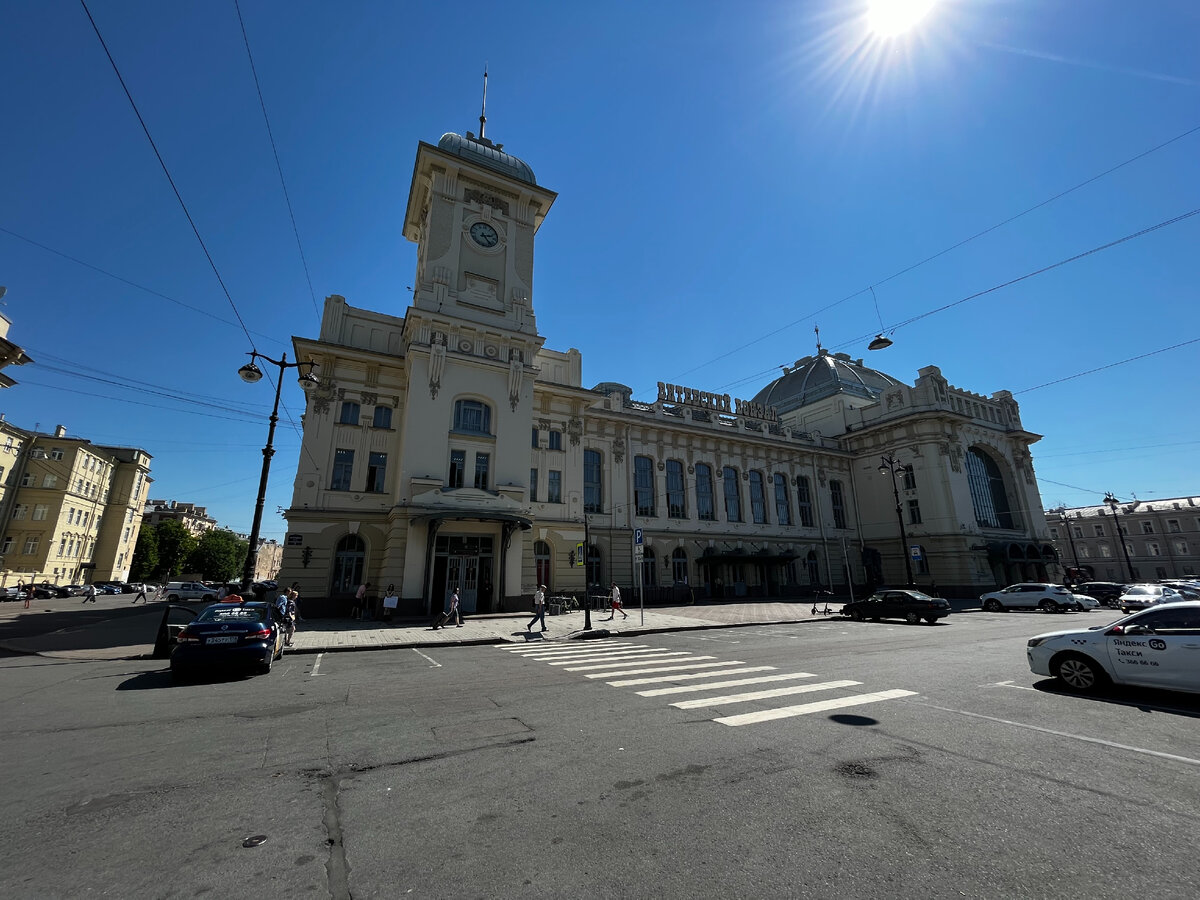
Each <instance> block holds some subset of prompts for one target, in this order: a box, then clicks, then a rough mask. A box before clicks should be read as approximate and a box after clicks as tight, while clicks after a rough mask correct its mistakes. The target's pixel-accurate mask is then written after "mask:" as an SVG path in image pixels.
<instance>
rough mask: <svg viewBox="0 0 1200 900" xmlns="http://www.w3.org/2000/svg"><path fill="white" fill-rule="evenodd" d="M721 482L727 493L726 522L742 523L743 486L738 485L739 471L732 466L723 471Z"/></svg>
mask: <svg viewBox="0 0 1200 900" xmlns="http://www.w3.org/2000/svg"><path fill="white" fill-rule="evenodd" d="M721 481H722V483H723V487H724V491H725V521H727V522H740V521H742V490H741V488H742V486H741V485H740V484H738V476H737V471H736V470H734V468H733V467H732V466H725V467H724V468H723V469H721Z"/></svg>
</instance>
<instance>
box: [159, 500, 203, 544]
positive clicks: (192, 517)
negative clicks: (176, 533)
mask: <svg viewBox="0 0 1200 900" xmlns="http://www.w3.org/2000/svg"><path fill="white" fill-rule="evenodd" d="M162 522H178V523H179V524H180V525H182V526H183V527H184V528H186V529H187V530H188V531H190V532H191V533H192V534H194V535H195V536H196V537H200V536H201V535H202V534H204V533H205V532H206V531H212V530H213V529H214V528H216V527H217V520H216V519H214V518H213V517H212V516H210V515H209V514H208V510H207V509H206V508H205V507H203V506H197V505H196V504H195V503H181V502H180V501H178V500H147V501H146V508H145V510H144V511H143V513H142V524H143V525H151V526H154V525H158V524H160V523H162Z"/></svg>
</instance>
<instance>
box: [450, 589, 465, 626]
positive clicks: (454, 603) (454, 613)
mask: <svg viewBox="0 0 1200 900" xmlns="http://www.w3.org/2000/svg"><path fill="white" fill-rule="evenodd" d="M458 603H459V600H458V588H455V589H454V593H453V594H451V595H450V612H449V614H448V615H447V616H446V624H447V625H449V624H450V622H451V621H457V622H458V625H457V627H458V628H462V627H463V623H462V610H461V609H459V607H458Z"/></svg>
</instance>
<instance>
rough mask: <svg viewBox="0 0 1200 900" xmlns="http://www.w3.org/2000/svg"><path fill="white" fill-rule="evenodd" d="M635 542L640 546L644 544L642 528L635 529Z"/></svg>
mask: <svg viewBox="0 0 1200 900" xmlns="http://www.w3.org/2000/svg"><path fill="white" fill-rule="evenodd" d="M633 542H634V543H635V544H637V546H639V547H640V546H642V529H640V528H635V529H633Z"/></svg>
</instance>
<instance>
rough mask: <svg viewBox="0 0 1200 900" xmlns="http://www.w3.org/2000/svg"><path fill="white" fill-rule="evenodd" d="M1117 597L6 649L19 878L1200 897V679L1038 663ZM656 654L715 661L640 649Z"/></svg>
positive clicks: (644, 893)
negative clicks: (224, 645)
mask: <svg viewBox="0 0 1200 900" xmlns="http://www.w3.org/2000/svg"><path fill="white" fill-rule="evenodd" d="M1110 618H1112V614H1111V613H1105V612H1093V613H1088V614H1072V615H1070V616H1061V617H1060V616H1047V615H1044V614H1040V613H1030V614H1020V613H1007V614H1003V613H1002V614H986V613H972V614H964V615H955V616H953V617H951V620H950V621H949V622H948V623H947V624H940V625H937V626H932V627H931V626H917V627H911V626H906V625H903V624H897V625H890V624H886V623H883V624H880V623H850V622H844V621H841V620H830V621H828V622H819V623H811V624H802V625H777V626H756V627H752V628H730V629H717V630H706V631H700V632H689V633H675V634H660V635H649V636H643V637H638V638H636V639H635V638H622V639H619V640H616V641H613V642H609V643H599V642H590V641H589V642H570V643H565V644H564V643H554V644H531V645H529V646H528V647H523V646H517V647H503V648H502V647H492V646H480V647H461V648H449V647H446V648H437V649H422V650H412V649H407V650H394V651H381V652H370V653H337V654H325V655H316V656H296V657H285V658H284V660H283V661H282V662H280V663H276V667H275V670H274V671H273V672H272V673H271V674H270V675H268V676H263V677H257V678H245V679H241V678H233V679H229V680H214V681H208V682H201V683H192V684H185V685H182V686H175V685H173V684H172V682H171V680H170V677H169V676H168V675H167V674H166V671H165V669H164V668H163V666H162V665H161V664H160V663H156V662H152V661H148V660H147V661H134V662H87V663H83V662H67V661H59V660H47V659H42V658H38V657H17V658H12V657H10V658H6V659H2V660H0V713H2V715H3V719H2V720H3V722H4V723H5V728H4V729H3V734H2V736H0V754H2V756H0V758H2V759H3V761H4V763H3V764H4V775H5V778H4V790H3V793H2V794H0V813H2V814H0V895H2V896H4V897H48V896H54V897H66V896H71V897H74V896H80V897H86V896H119V897H195V896H213V897H276V896H313V897H324V896H331V897H335V898H343V897H352V896H353V897H359V898H361V897H397V896H406V895H411V896H426V897H507V896H519V897H707V896H727V897H788V896H811V897H839V898H845V897H880V896H888V897H892V896H895V897H909V896H917V895H920V896H930V897H942V896H956V897H958V896H966V897H1075V896H1090V897H1117V896H1122V897H1124V896H1129V895H1135V896H1153V897H1155V898H1171V897H1189V898H1190V897H1192V896H1194V893H1195V887H1194V886H1195V884H1196V883H1197V882H1198V881H1200V860H1198V858H1197V854H1196V853H1195V848H1196V846H1197V842H1198V839H1197V837H1196V835H1197V834H1200V787H1198V786H1197V785H1198V784H1200V778H1198V777H1197V776H1198V775H1200V741H1197V739H1196V731H1197V729H1196V725H1197V718H1198V717H1200V700H1198V699H1196V698H1188V697H1185V696H1182V695H1173V694H1165V693H1155V694H1149V693H1128V694H1114V695H1109V696H1106V697H1104V698H1101V699H1084V698H1079V697H1076V696H1072V695H1069V694H1063V693H1059V692H1057V691H1056V690H1054V689H1053V688H1052V687H1050V688H1048V687H1047V684H1046V683H1044V682H1042V681H1041V680H1040V679H1039V678H1038V677H1037V676H1034V675H1032V674H1030V672H1029V670H1028V668H1027V666H1026V664H1025V655H1024V653H1025V651H1024V642H1025V639H1026V638H1027V637H1029V636H1030V635H1032V634H1036V633H1039V632H1041V631H1046V630H1051V629H1053V628H1058V627H1073V626H1075V625H1077V624H1079V625H1082V624H1099V623H1101V622H1103V621H1107V620H1108V619H1110ZM647 648H664V649H663V650H662V651H659V650H654V649H647ZM663 653H672V654H677V655H675V656H664V655H662V654H663ZM563 654H567V655H563ZM639 656H641V657H646V659H643V660H641V661H638V657H639ZM601 657H603V658H601ZM697 657H704V658H697ZM667 666H692V667H696V668H683V669H675V668H673V669H671V670H669V671H657V672H652V671H644V670H647V669H659V670H664V669H665V667H667ZM601 667H607V668H601ZM700 667H707V668H700ZM767 667H769V668H767ZM738 669H740V670H750V669H753V670H755V671H740V672H734V671H732V670H738ZM722 673H724V674H722ZM590 676H596V677H590ZM681 676H699V677H691V678H685V677H681ZM667 678H670V679H671V680H664V679H667ZM760 678H771V679H773V680H771V681H756V682H754V683H749V684H738V685H729V684H727V682H731V681H745V680H748V679H760ZM645 679H655V680H654V681H647V680H645ZM630 682H639V683H630ZM685 687H687V688H688V690H679V689H681V688H685ZM668 690H670V691H671V693H666V691H668ZM763 691H772V692H777V693H776V695H774V696H763V697H761V698H760V699H751V700H747V699H744V698H742V699H738V700H731V701H730V702H727V703H721V704H718V705H712V703H713V701H714V699H717V698H720V697H728V696H730V695H739V694H744V693H747V692H763ZM783 691H788V692H789V693H782V692H783ZM672 704H681V705H672ZM783 708H791V709H790V711H789V714H788V715H786V716H783V717H773V716H781V715H782V714H781V713H779V712H778V710H780V709H783ZM773 711H774V712H773ZM254 837H263V838H264V839H263V840H261V842H257V845H256V846H250V847H245V846H243V843H244V842H245V841H246V839H247V838H254ZM251 843H255V842H251Z"/></svg>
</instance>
